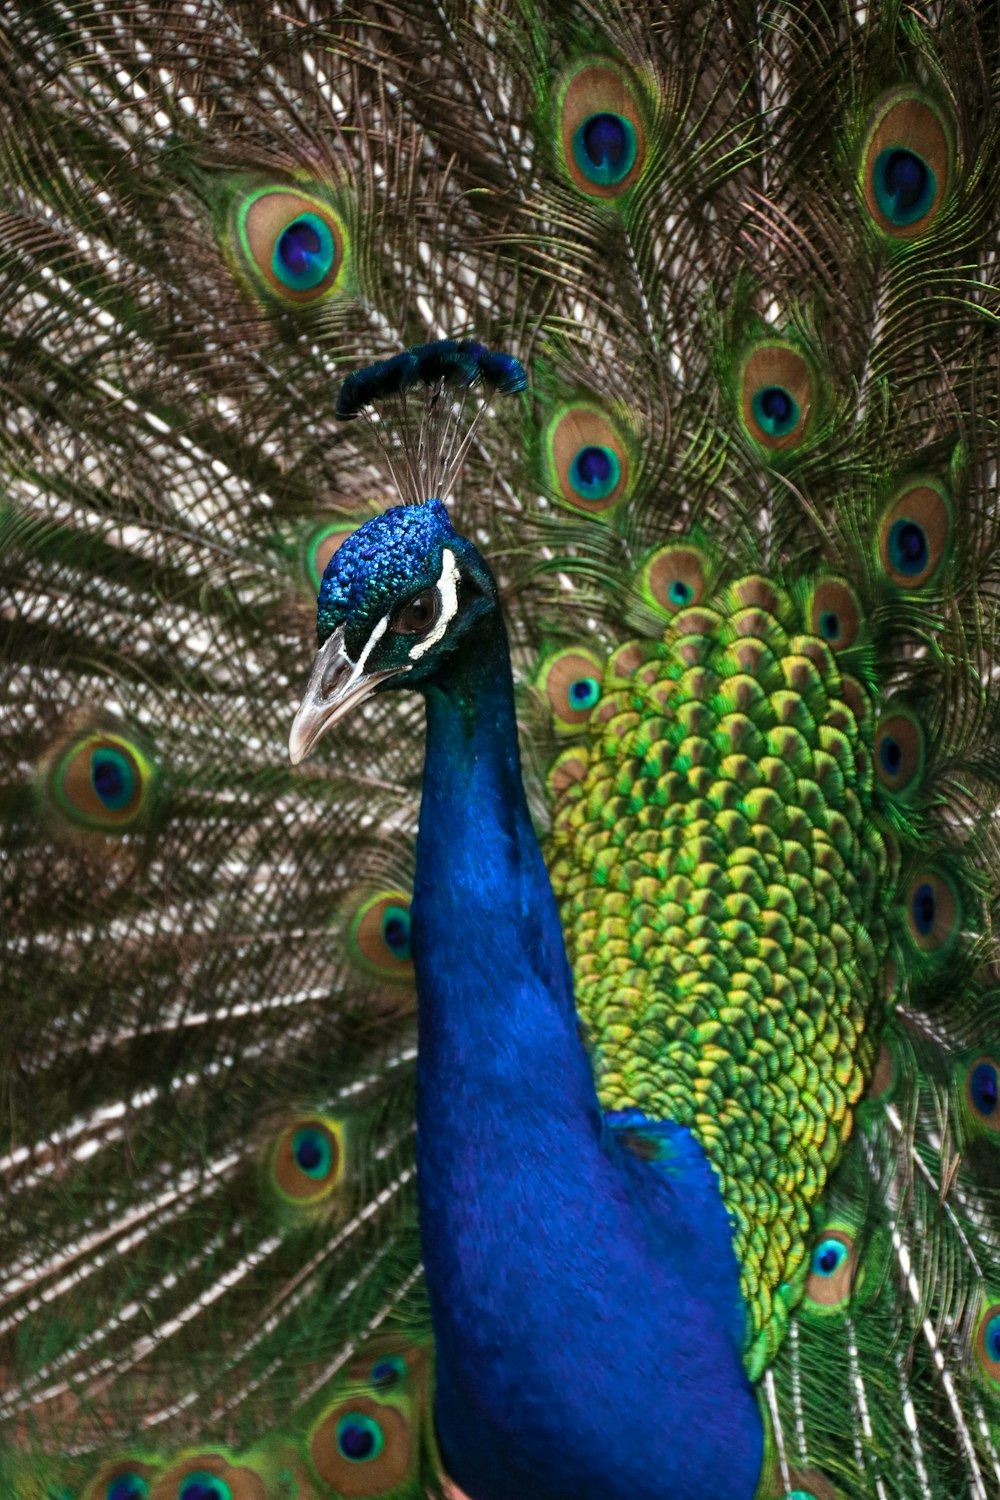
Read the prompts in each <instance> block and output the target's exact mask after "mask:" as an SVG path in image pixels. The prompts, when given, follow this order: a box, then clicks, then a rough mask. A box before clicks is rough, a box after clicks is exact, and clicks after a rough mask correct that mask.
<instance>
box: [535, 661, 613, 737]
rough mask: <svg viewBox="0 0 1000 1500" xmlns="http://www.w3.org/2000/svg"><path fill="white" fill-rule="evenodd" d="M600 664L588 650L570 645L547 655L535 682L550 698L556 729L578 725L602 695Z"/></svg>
mask: <svg viewBox="0 0 1000 1500" xmlns="http://www.w3.org/2000/svg"><path fill="white" fill-rule="evenodd" d="M603 675H604V668H603V664H602V663H601V662H600V661H599V659H598V658H597V657H596V656H594V655H593V653H592V652H590V651H585V650H581V649H576V648H573V647H570V648H568V649H567V650H565V651H557V652H556V653H555V655H554V656H550V657H548V658H547V659H546V660H545V661H544V662H543V663H542V667H541V670H540V672H539V674H538V686H539V687H540V689H541V690H542V692H543V693H544V694H545V696H546V698H547V699H548V701H549V707H550V708H551V710H552V721H553V724H554V726H555V728H556V730H557V731H560V732H562V733H566V734H568V733H571V732H573V731H576V730H579V729H581V728H582V727H583V726H584V725H585V724H586V723H587V720H588V719H589V718H590V716H591V714H592V712H593V710H594V708H595V707H596V706H597V704H598V702H599V701H600V697H601V680H602V678H603Z"/></svg>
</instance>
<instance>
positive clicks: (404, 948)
mask: <svg viewBox="0 0 1000 1500" xmlns="http://www.w3.org/2000/svg"><path fill="white" fill-rule="evenodd" d="M382 941H383V942H384V943H385V946H386V947H387V948H388V950H389V952H390V953H391V954H392V955H393V957H394V958H398V959H401V960H403V961H404V962H405V961H408V960H409V957H410V913H409V910H408V908H407V907H405V906H392V905H390V906H387V907H386V908H385V910H384V911H383V912H382Z"/></svg>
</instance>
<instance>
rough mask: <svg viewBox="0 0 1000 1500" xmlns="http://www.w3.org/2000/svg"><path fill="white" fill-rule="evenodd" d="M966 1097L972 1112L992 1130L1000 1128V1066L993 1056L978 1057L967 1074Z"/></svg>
mask: <svg viewBox="0 0 1000 1500" xmlns="http://www.w3.org/2000/svg"><path fill="white" fill-rule="evenodd" d="M965 1097H966V1100H967V1102H968V1105H969V1108H970V1109H971V1110H972V1113H973V1114H974V1115H975V1116H976V1118H977V1119H978V1120H979V1121H980V1123H981V1124H983V1125H986V1126H987V1127H988V1128H989V1129H990V1130H1000V1067H998V1065H997V1063H996V1061H995V1059H994V1058H992V1057H977V1058H976V1059H975V1061H974V1062H972V1063H970V1065H969V1067H968V1068H967V1070H966V1074H965Z"/></svg>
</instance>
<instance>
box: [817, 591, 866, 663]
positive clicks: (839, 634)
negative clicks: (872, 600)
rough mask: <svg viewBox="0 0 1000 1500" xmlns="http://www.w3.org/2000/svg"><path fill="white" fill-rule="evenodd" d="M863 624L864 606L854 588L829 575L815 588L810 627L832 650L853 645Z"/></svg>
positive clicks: (842, 649) (835, 650)
mask: <svg viewBox="0 0 1000 1500" xmlns="http://www.w3.org/2000/svg"><path fill="white" fill-rule="evenodd" d="M860 626H861V608H860V606H859V604H858V601H857V597H856V595H855V594H854V591H853V590H852V589H850V588H849V587H848V586H847V584H846V583H842V582H841V581H840V580H839V579H836V578H830V579H825V580H824V581H823V582H821V583H818V584H817V585H816V586H815V588H814V589H813V594H812V601H811V605H810V610H809V628H810V629H811V630H812V632H813V634H814V635H817V636H819V638H820V640H821V641H825V643H826V644H827V645H828V646H829V647H830V648H831V650H833V651H834V652H837V651H844V650H846V649H847V648H848V647H849V646H853V644H854V642H855V641H856V640H857V636H858V631H859V629H860Z"/></svg>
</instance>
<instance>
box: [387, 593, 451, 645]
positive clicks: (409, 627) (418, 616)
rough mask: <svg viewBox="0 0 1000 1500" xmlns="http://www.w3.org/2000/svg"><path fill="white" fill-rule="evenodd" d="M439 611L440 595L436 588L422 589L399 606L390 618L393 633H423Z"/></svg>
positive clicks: (435, 618) (432, 622) (433, 621)
mask: <svg viewBox="0 0 1000 1500" xmlns="http://www.w3.org/2000/svg"><path fill="white" fill-rule="evenodd" d="M440 613H441V596H440V595H439V593H438V591H437V589H422V590H421V592H420V593H419V594H415V595H414V597H413V598H412V599H408V600H407V602H406V603H405V604H403V605H401V606H400V608H399V609H398V610H397V611H396V613H395V615H394V616H393V619H392V630H393V633H394V634H395V635H423V634H424V633H425V632H426V631H428V630H430V628H431V626H432V625H433V624H434V623H435V621H436V620H437V617H438V615H439V614H440Z"/></svg>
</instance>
